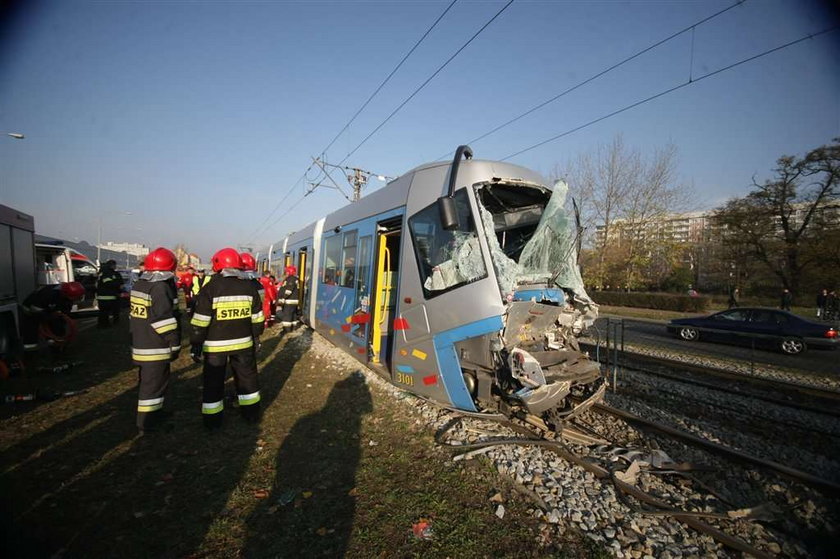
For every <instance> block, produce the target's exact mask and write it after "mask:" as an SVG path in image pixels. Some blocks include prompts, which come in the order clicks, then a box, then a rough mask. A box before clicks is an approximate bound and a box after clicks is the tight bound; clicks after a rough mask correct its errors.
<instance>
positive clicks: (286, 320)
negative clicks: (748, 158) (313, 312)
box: [277, 266, 300, 332]
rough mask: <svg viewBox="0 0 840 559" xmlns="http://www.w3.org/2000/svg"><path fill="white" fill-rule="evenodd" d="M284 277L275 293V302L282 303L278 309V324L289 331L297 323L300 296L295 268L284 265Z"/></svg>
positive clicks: (284, 330)
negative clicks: (281, 306)
mask: <svg viewBox="0 0 840 559" xmlns="http://www.w3.org/2000/svg"><path fill="white" fill-rule="evenodd" d="M285 272H286V277H285V279H284V280H283V285H281V286H280V289H279V291H278V293H277V302H278V303H279V304H281V305H283V308H282V309H281V310H280V326H282V327H283V332H287V331H290V330H291V329H293V328H294V327H295V326H297V325H298V319H297V311H298V297H300V280H299V279H298V277H297V268H296V267H294V266H286V269H285Z"/></svg>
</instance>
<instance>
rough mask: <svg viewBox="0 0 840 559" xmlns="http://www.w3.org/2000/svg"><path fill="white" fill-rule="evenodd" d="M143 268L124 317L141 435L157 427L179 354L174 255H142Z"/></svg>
mask: <svg viewBox="0 0 840 559" xmlns="http://www.w3.org/2000/svg"><path fill="white" fill-rule="evenodd" d="M144 264H145V269H144V271H143V273H142V274H140V278H139V279H138V280H137V281H136V282H134V285H133V286H132V288H131V297H130V299H129V314H128V316H129V324H130V327H131V358H132V360H133V361H134V363H135V364H136V365H138V366H139V367H140V369H139V379H140V390H139V395H138V399H137V428H138V429H139V430H140V434H141V435H142V434H144V433H145V432H146V431H154V430H156V429H158V428H159V427H160V426H161V417H162V414H161V411H162V409H163V399H164V393H165V392H166V388H167V386H168V385H169V363H170V362H171V361H174V360H175V359H177V358H178V354H179V353H180V352H181V328H180V325H179V323H178V319H179V318H180V316H179V315H180V312H179V311H178V289H177V287H175V274H174V272H175V267H176V265H177V260H176V258H175V253H173V252H172V251H171V250H169V249H166V248H163V247H158V248H156V249H155V250H153V251H152V252H150V253H149V254H147V255H146V260H145V262H144Z"/></svg>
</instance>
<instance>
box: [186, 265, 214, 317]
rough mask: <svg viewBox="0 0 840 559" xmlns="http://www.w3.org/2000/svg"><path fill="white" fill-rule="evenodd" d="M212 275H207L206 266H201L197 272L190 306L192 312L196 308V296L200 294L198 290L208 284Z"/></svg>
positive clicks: (191, 289)
mask: <svg viewBox="0 0 840 559" xmlns="http://www.w3.org/2000/svg"><path fill="white" fill-rule="evenodd" d="M210 277H211V276H208V275H206V273H205V271H204V268H200V269H199V270H198V271H197V272H196V275H195V277H193V282H192V287H191V288H190V291H192V298H191V299H190V304H189V306H188V308H189V310H190V312H192V311H193V310H194V309H195V297H196V295H198V292H199V291H201V288H202V287H204V286H205V285H207V283H208V282H209V281H210Z"/></svg>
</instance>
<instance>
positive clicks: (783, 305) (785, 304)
mask: <svg viewBox="0 0 840 559" xmlns="http://www.w3.org/2000/svg"><path fill="white" fill-rule="evenodd" d="M791 303H793V294H792V293H791V292H790V290H789V289H788V288H787V287H785V288H784V289H783V290H782V299H781V301H779V308H780V309H782V310H783V311H789V310H790V305H791Z"/></svg>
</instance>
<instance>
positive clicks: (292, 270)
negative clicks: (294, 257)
mask: <svg viewBox="0 0 840 559" xmlns="http://www.w3.org/2000/svg"><path fill="white" fill-rule="evenodd" d="M284 272H286V275H287V276H296V275H297V268H296V267H294V266H286V269H285V270H284Z"/></svg>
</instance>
